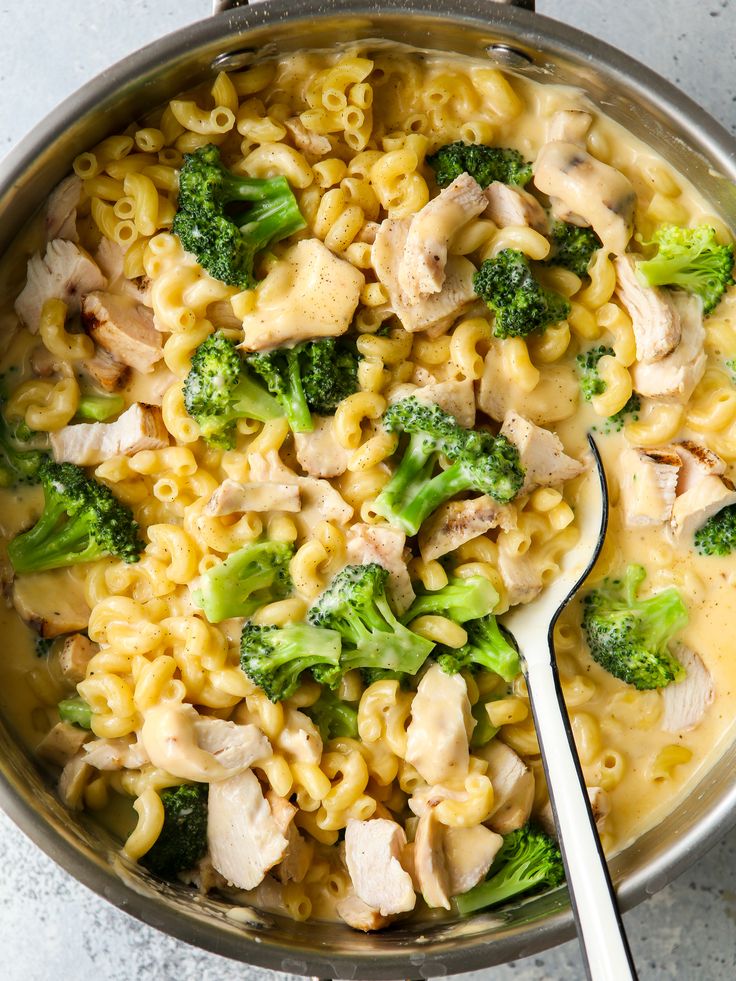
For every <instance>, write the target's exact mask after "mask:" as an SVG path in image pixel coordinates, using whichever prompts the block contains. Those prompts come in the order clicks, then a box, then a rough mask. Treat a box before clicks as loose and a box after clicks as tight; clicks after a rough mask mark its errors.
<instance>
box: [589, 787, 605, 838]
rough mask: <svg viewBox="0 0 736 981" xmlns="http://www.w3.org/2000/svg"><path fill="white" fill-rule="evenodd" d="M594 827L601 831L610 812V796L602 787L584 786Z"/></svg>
mask: <svg viewBox="0 0 736 981" xmlns="http://www.w3.org/2000/svg"><path fill="white" fill-rule="evenodd" d="M585 789H586V790H587V792H588V800H589V801H590V809H591V811H592V812H593V820H594V821H595V826H596V828H597V829H598V830H599V831H601V830H602V829H603V825H604V824H605V821H606V818H607V817H608V815H609V814H610V813H611V798H610V797H609V796H608V794H607V793H606V791H605V790H604V789H603V788H602V787H586V788H585Z"/></svg>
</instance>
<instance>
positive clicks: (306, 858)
mask: <svg viewBox="0 0 736 981" xmlns="http://www.w3.org/2000/svg"><path fill="white" fill-rule="evenodd" d="M282 833H283V834H284V836H285V837H286V841H287V842H288V844H287V846H286V852H285V854H284V857H283V858H282V859H281V861H280V862H279V864H278V865H277V866H276V868H275V870H274V875H275V876H276V877H277V879H278V880H279V882H304V877H305V876H306V874H307V872H309V869H310V867H311V865H312V859H313V858H314V844H313V842H311V841H307V839H306V838H305V837H304V836H303V835H301V834H300V833H299V831H298V829H297V828H295V827H294V825H293V824H290V825H289V826H288V828H287V829H286V830H285V831H283V832H282Z"/></svg>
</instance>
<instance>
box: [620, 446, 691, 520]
mask: <svg viewBox="0 0 736 981" xmlns="http://www.w3.org/2000/svg"><path fill="white" fill-rule="evenodd" d="M620 464H621V466H620V474H621V477H620V487H621V504H622V506H623V512H624V522H625V524H626V527H627V528H639V527H642V526H644V525H661V524H663V523H664V522H665V521H669V520H670V517H671V515H672V505H673V504H674V503H675V495H676V493H677V481H678V475H679V472H680V467H681V460H680V457H679V456H678V454H677V453H675V452H674V448H672V449H669V448H668V449H663V450H646V449H640V448H638V447H627V448H626V449H625V450H624V451H623V453H622V454H621V457H620Z"/></svg>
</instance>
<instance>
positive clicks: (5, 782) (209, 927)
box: [0, 0, 736, 978]
mask: <svg viewBox="0 0 736 981" xmlns="http://www.w3.org/2000/svg"><path fill="white" fill-rule="evenodd" d="M487 2H488V0H486V3H487ZM479 6H480V7H481V8H482V10H483V16H482V17H480V16H478V15H477V13H476V12H475V10H474V9H473V7H474V2H473V0H417V2H416V3H415V4H413V5H410V4H409V3H407V2H405V0H384V2H383V4H382V5H381V8H380V10H377V9H375V7H374V6H373V5H372V3H370V2H369V0H327V2H325V0H301V2H300V4H299V5H298V7H295V6H294V5H293V4H292V3H291V0H265V2H262V3H258V4H257V5H256V6H254V7H247V6H245V7H240V8H237V9H234V10H230V11H227V12H225V13H221V14H218V15H217V16H213V17H209V18H207V19H205V20H202V21H199V22H196V23H194V24H191V25H188V26H185V27H183V28H180V29H179V30H177V31H175V32H173V33H171V34H168V35H166V36H164V37H163V38H161V39H159V40H157V41H154V42H152V43H150V44H148V45H146V46H145V47H143V48H141V49H140V50H138V51H136V52H134V53H133V54H131V55H129V56H127V57H126V58H124V59H122V60H120V61H118V62H117V63H115V64H114V65H113V66H112V67H111V68H109V69H106V70H105V71H104V72H102V73H101V74H99V75H97V76H96V77H95V78H93V79H92V80H90V81H89V82H87V83H86V84H85V85H84V86H82V87H81V88H80V89H78V90H77V91H76V92H75V93H73V94H72V95H71V96H69V97H68V98H66V99H65V100H64V101H63V102H62V103H61V104H60V105H59V106H58V107H57V108H56V109H54V110H53V111H52V112H51V113H49V114H48V115H47V116H46V117H45V118H44V119H43V120H42V121H41V122H40V123H38V124H37V125H36V126H35V127H34V128H33V130H32V131H31V132H30V133H29V134H28V135H27V136H26V137H24V138H23V139H22V140H21V141H20V143H18V144H17V145H16V146H15V147H14V149H13V150H11V152H10V153H9V154H8V155H7V156H6V157H5V159H4V160H3V161H2V162H0V207H2V205H3V204H5V205H6V204H7V202H8V200H10V199H12V197H14V196H15V195H16V194H20V195H21V197H22V196H23V188H24V180H23V178H24V174H25V173H26V171H27V170H28V169H29V168H30V166H31V164H32V162H33V161H34V160H35V159H36V158H37V157H38V156H39V155H40V154H41V153H42V152H43V151H44V150H46V149H47V148H48V147H51V146H53V144H54V143H55V142H56V140H57V139H58V138H59V137H60V136H61V135H62V134H63V133H64V132H65V131H66V130H67V129H69V128H70V127H71V126H72V124H73V123H74V122H75V121H76V120H77V119H79V118H80V117H82V116H85V115H86V114H87V113H88V112H89V111H91V110H93V109H94V108H95V107H96V106H98V105H99V104H100V103H102V102H103V101H106V100H108V99H111V98H112V97H114V95H115V94H116V93H119V92H120V91H121V90H123V89H124V88H125V87H126V86H130V85H132V84H136V83H137V84H138V85H140V84H141V83H142V82H143V80H144V79H145V77H146V75H147V73H149V72H150V71H151V70H152V69H154V68H155V67H157V66H160V65H161V64H162V63H168V62H173V61H175V60H176V59H177V58H179V57H181V56H182V55H185V54H186V53H187V52H188V51H189V50H190V49H191V48H192V47H193V46H195V45H196V46H204V45H207V44H213V43H215V42H217V41H219V40H223V42H224V43H225V44H226V43H227V39H228V37H230V36H232V35H236V34H237V35H240V34H242V33H243V32H245V31H248V30H249V29H251V28H257V27H264V26H268V25H269V24H273V25H274V26H280V27H283V25H284V24H286V23H299V22H304V21H306V22H308V23H319V22H320V21H323V20H327V19H330V18H335V17H336V16H338V17H339V16H341V15H342V16H345V17H348V16H356V17H357V16H364V17H366V18H370V19H371V20H372V21H373V22H374V23H375V24H376V25H377V30H378V29H380V23H381V21H382V20H388V19H389V18H395V17H397V16H402V15H406V16H407V17H425V18H428V19H435V20H437V21H438V22H439V23H441V21H442V20H443V19H444V20H447V19H452V21H453V23H455V24H458V25H461V26H463V25H465V26H467V28H468V29H469V30H473V31H483V30H484V29H485V30H488V29H492V28H494V27H499V28H503V29H506V30H508V31H509V32H512V33H513V32H518V34H519V35H520V37H521V39H523V43H524V45H525V46H527V47H533V48H536V49H539V50H540V51H544V50H545V49H546V48H547V47H548V46H549V44H550V43H551V44H554V46H555V48H556V50H557V51H559V52H560V53H561V54H563V55H565V56H567V57H570V58H571V59H572V61H573V62H579V61H580V59H581V57H585V58H587V59H588V60H590V61H592V62H594V63H595V65H596V67H600V68H602V69H603V70H604V71H605V72H606V74H607V76H608V77H610V78H611V79H613V80H614V81H618V82H620V83H621V85H623V86H624V87H625V88H631V87H632V86H634V87H636V88H637V89H639V90H641V91H642V92H644V93H645V95H646V97H647V100H648V101H649V103H650V104H651V105H653V106H654V107H655V108H656V109H657V110H659V112H660V113H661V114H662V115H663V116H664V117H665V118H666V120H667V121H668V122H669V123H670V125H672V124H673V123H675V122H676V124H677V126H678V128H679V129H680V130H684V131H685V132H686V134H687V138H688V142H689V143H690V145H691V146H692V147H693V149H697V150H698V151H699V152H701V153H702V154H703V155H704V156H706V157H707V158H708V159H709V160H710V161H711V162H712V163H713V164H715V165H717V167H718V168H719V170H720V172H721V173H722V174H724V175H727V176H728V177H729V178H730V179H731V180H734V181H736V139H735V138H734V137H732V136H731V135H730V134H729V133H728V132H727V130H726V129H725V128H724V127H722V126H721V125H720V124H719V123H717V122H716V121H715V120H714V119H713V118H712V117H711V116H710V115H708V114H707V113H705V112H704V111H703V110H702V109H701V108H700V107H699V106H698V105H697V103H695V102H694V101H693V100H692V99H690V98H689V97H688V96H685V95H684V94H683V93H681V92H680V91H679V90H678V89H677V88H676V87H675V86H674V85H672V84H671V83H670V82H668V81H667V80H665V79H664V78H662V77H661V76H659V75H657V74H656V73H655V72H653V71H652V70H651V69H649V68H648V67H646V66H644V65H642V64H641V63H639V62H637V61H636V60H635V59H633V58H631V57H629V56H628V55H626V54H624V53H623V52H621V51H619V50H618V49H616V48H614V47H612V46H611V45H608V44H606V43H605V42H602V41H600V40H598V39H597V38H594V37H592V36H591V35H589V34H586V33H585V32H583V31H580V30H578V29H576V28H574V27H571V26H568V25H566V24H562V23H560V22H558V21H555V20H552V19H550V18H548V17H545V16H542V15H540V14H537V13H533V12H530V11H526V10H523V9H518V8H514V7H509V6H505V5H501V4H498V5H497V4H495V3H494V4H488V6H484V5H483V4H482V3H481V4H479ZM437 50H439V51H441V50H443V49H442V48H441V47H438V48H437ZM696 120H697V122H696ZM28 203H29V202H25V204H28ZM26 210H27V214H26V217H27V215H28V214H30V213H31V212H32V210H33V209H32V208H30V207H28V208H27V209H26ZM15 234H16V230H14V231H13V235H15ZM724 751H725V747H724ZM698 791H699V785H696V786H695V787H693V788H692V789H691V791H690V795H697V794H698ZM0 806H1V807H2V809H3V810H4V811H5V813H6V814H8V816H9V817H10V818H11V820H12V821H13V822H14V823H15V824H16V825H17V826H18V827H19V828H20V829H21V830H22V831H23V832H24V833H25V834H26V835H27V836H28V837H29V838H31V840H32V841H33V842H34V843H35V844H36V845H37V846H38V847H39V848H40V849H41V850H42V851H44V852H45V853H46V854H47V855H48V856H49V857H50V858H52V859H53V860H54V861H55V862H56V863H57V864H58V865H60V866H61V867H62V868H63V869H64V870H65V871H67V872H68V873H69V874H71V875H72V876H73V877H74V878H75V879H76V880H77V881H79V882H81V883H82V884H84V885H85V886H87V887H88V888H90V889H92V890H93V891H94V892H96V893H97V894H99V895H101V896H103V897H104V898H105V899H107V900H108V901H110V902H112V903H113V904H114V905H115V906H117V907H118V908H119V909H122V910H124V911H126V912H127V913H129V914H130V915H131V916H134V917H136V918H137V919H139V920H141V921H143V922H145V923H147V924H149V925H150V926H154V927H156V928H158V929H160V930H162V931H164V932H165V933H168V934H170V935H172V936H175V937H177V938H178V939H179V940H183V941H186V942H189V943H194V944H195V945H196V946H198V947H200V948H203V949H206V950H209V951H211V952H212V953H217V954H220V955H223V956H226V957H230V958H233V959H235V960H239V961H243V962H246V963H250V964H254V965H257V966H262V967H267V968H271V969H276V970H281V971H287V972H293V973H302V974H307V973H309V974H317V975H319V976H322V977H342V978H357V977H361V978H390V977H397V976H399V975H402V976H406V974H407V970H410V971H411V972H412V973H413V974H414V975H415V976H422V977H430V976H438V975H445V974H451V973H456V972H459V971H467V970H471V969H475V968H482V967H487V966H489V965H491V964H496V963H501V962H502V961H504V960H506V959H509V958H512V957H520V956H527V955H529V954H533V953H536V952H538V951H540V950H543V949H547V948H549V947H553V946H555V945H556V944H559V943H561V942H563V941H564V940H568V939H570V938H571V937H572V936H573V935H574V924H573V918H572V912H571V910H570V908H569V906H567V907H566V908H564V909H563V910H561V911H557V912H554V913H552V914H551V915H549V916H547V917H546V918H545V919H544V921H543V922H541V923H537V924H536V925H534V926H533V927H532V928H531V929H530V928H529V926H517V927H511V928H510V929H509V930H508V931H507V933H506V934H505V935H504V936H503V937H499V938H489V940H488V941H484V940H483V939H482V938H480V937H471V938H466V939H464V940H462V938H456V939H453V940H450V941H444V942H442V941H440V942H439V943H438V944H437V945H435V944H432V943H431V942H426V940H425V944H426V949H424V946H425V945H424V944H422V943H421V942H418V941H414V942H413V943H412V944H411V946H404V945H403V944H395V945H394V944H391V945H387V944H384V945H372V946H371V947H370V948H369V949H366V951H364V952H360V953H358V952H356V953H354V954H333V953H331V952H330V950H329V949H327V948H325V950H324V952H323V953H318V952H317V951H311V950H310V951H308V952H307V951H304V950H300V949H299V948H286V947H284V946H283V945H282V944H281V943H280V942H271V941H270V940H269V933H268V931H263V932H262V934H261V936H260V937H258V939H257V940H252V939H249V938H247V937H244V936H243V935H242V934H235V933H233V932H232V930H227V929H221V928H220V927H219V925H218V926H216V925H214V924H213V923H212V922H211V921H207V922H205V921H204V920H203V919H202V918H201V917H198V916H197V915H195V914H194V913H193V912H185V911H182V910H180V909H169V908H168V907H166V906H164V905H163V902H162V900H161V898H160V897H159V896H157V895H155V894H145V893H144V892H142V890H141V889H140V888H135V885H133V884H130V885H129V884H127V883H126V881H125V880H124V878H123V877H121V876H120V875H119V874H118V873H117V872H116V870H115V868H114V867H113V865H112V863H106V864H104V865H103V864H101V862H100V860H99V856H97V857H96V856H95V855H94V853H93V852H92V850H91V849H90V848H89V847H88V846H86V845H84V844H80V841H79V839H78V838H75V837H74V835H73V834H72V833H69V834H62V833H61V832H60V830H59V829H58V828H55V827H52V826H51V823H50V821H49V820H48V818H47V817H46V816H44V814H42V812H41V811H40V810H39V809H38V807H37V806H35V797H34V794H33V793H32V792H31V790H30V788H29V787H27V786H26V787H22V781H20V780H17V778H16V780H15V781H13V780H11V779H10V777H9V775H8V773H6V772H2V771H0ZM734 824H736V781H734V783H733V785H732V786H731V787H729V788H726V789H725V790H724V791H723V793H722V795H721V798H720V800H718V801H717V803H716V805H715V806H714V808H713V810H712V811H711V812H710V813H709V814H708V816H707V820H706V819H701V820H700V821H699V822H698V824H697V825H696V826H694V827H691V828H690V829H689V830H688V831H687V832H686V833H684V834H682V835H681V836H678V837H677V839H676V841H675V842H674V843H673V845H672V847H671V849H670V850H669V851H668V852H667V853H666V854H664V855H659V856H656V857H655V858H654V859H653V860H651V861H649V862H648V863H647V864H645V865H644V866H642V867H641V868H640V869H638V870H637V871H635V872H633V873H632V874H631V875H629V876H628V878H627V879H626V880H625V881H624V882H622V883H621V884H620V885H619V886H618V888H617V896H618V900H619V905H620V906H621V908H622V909H624V910H626V909H629V908H631V907H632V906H634V905H636V904H637V903H638V902H640V901H641V900H643V899H644V898H645V897H646V896H648V895H652V894H654V893H655V892H656V891H658V890H659V889H661V888H663V887H664V886H665V885H666V884H667V883H668V882H670V881H671V880H672V879H674V878H675V877H676V876H677V875H679V874H680V873H681V872H682V871H683V870H684V869H685V868H686V867H687V866H689V865H690V864H691V863H693V862H694V861H695V860H696V859H697V858H699V857H700V856H701V855H702V854H703V853H704V852H705V851H706V850H707V849H708V848H710V847H712V846H713V845H714V844H715V843H716V842H717V841H718V840H719V839H720V838H721V837H723V835H725V834H726V832H727V831H728V830H730V828H731V827H732V826H733V825H734ZM96 858H97V860H95V859H96ZM128 878H129V877H128ZM131 881H132V880H131Z"/></svg>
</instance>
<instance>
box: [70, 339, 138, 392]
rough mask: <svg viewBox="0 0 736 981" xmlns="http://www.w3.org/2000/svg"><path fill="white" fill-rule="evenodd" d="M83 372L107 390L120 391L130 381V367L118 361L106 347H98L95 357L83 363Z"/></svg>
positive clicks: (94, 382)
mask: <svg viewBox="0 0 736 981" xmlns="http://www.w3.org/2000/svg"><path fill="white" fill-rule="evenodd" d="M81 373H82V374H83V375H87V376H88V377H89V378H91V380H92V382H93V384H96V385H99V387H100V388H102V389H104V391H106V392H119V391H120V389H121V388H124V387H125V385H126V384H127V383H128V378H129V377H130V367H129V366H128V365H127V364H123V363H122V361H117V360H116V359H115V358H114V357H113V356H112V354H110V352H109V351H106V350H105V349H104V347H96V348H95V354H94V357H92V358H89V359H88V360H87V361H85V362H84V363H83V364H82V365H81Z"/></svg>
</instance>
